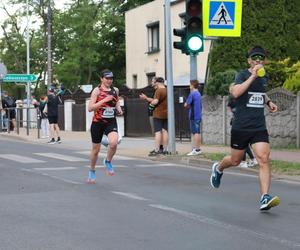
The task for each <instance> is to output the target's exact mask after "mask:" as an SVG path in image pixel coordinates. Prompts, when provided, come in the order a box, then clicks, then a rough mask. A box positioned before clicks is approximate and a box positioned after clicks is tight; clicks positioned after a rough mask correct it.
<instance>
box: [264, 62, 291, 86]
mask: <svg viewBox="0 0 300 250" xmlns="http://www.w3.org/2000/svg"><path fill="white" fill-rule="evenodd" d="M289 63H290V58H288V59H285V60H283V61H270V62H268V63H267V65H266V66H265V69H266V72H267V74H268V75H269V78H270V81H269V84H268V89H269V90H270V89H274V88H277V87H281V86H282V84H283V82H284V81H285V79H286V78H287V77H288V71H289V68H288V66H289Z"/></svg>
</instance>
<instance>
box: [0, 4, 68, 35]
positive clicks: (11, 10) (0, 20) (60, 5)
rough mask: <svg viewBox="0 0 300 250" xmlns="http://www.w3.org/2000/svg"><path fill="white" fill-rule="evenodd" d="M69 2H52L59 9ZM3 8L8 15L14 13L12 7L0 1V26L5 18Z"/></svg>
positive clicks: (0, 33)
mask: <svg viewBox="0 0 300 250" xmlns="http://www.w3.org/2000/svg"><path fill="white" fill-rule="evenodd" d="M28 1H29V2H30V1H31V2H32V1H33V0H28ZM34 1H35V2H36V1H38V0H34ZM70 2H72V0H54V4H55V7H56V8H59V9H62V8H64V4H66V3H70ZM3 6H5V7H6V8H7V9H8V11H9V12H10V13H13V11H14V8H13V6H10V5H8V1H7V0H0V25H1V24H2V22H3V21H4V20H5V19H6V17H7V15H6V12H5V11H4V10H3V9H2V7H3ZM25 7H26V6H24V8H25ZM24 23H25V25H26V23H27V22H26V21H25V22H24ZM2 36H3V32H2V29H0V37H2Z"/></svg>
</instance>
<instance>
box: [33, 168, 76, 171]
mask: <svg viewBox="0 0 300 250" xmlns="http://www.w3.org/2000/svg"><path fill="white" fill-rule="evenodd" d="M74 169H77V168H75V167H61V168H60V167H58V168H34V170H38V171H57V170H58V171H60V170H74Z"/></svg>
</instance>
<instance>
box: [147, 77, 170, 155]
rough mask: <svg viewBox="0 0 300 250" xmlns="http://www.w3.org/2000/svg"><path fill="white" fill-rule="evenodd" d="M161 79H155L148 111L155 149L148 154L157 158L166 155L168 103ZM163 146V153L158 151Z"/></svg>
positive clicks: (165, 89)
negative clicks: (152, 128) (150, 111)
mask: <svg viewBox="0 0 300 250" xmlns="http://www.w3.org/2000/svg"><path fill="white" fill-rule="evenodd" d="M164 82H165V81H164V79H163V78H162V77H157V78H156V79H155V83H154V84H155V93H154V97H153V99H152V100H151V102H150V104H149V108H150V110H153V124H154V133H155V138H154V140H155V148H154V150H152V151H151V152H150V153H149V156H157V155H159V154H161V153H163V154H167V153H168V150H167V148H168V101H167V88H166V86H165V84H164ZM161 144H162V145H163V151H162V152H161V151H160V145H161Z"/></svg>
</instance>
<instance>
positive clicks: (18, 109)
mask: <svg viewBox="0 0 300 250" xmlns="http://www.w3.org/2000/svg"><path fill="white" fill-rule="evenodd" d="M19 133H20V108H17V134H19Z"/></svg>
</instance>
